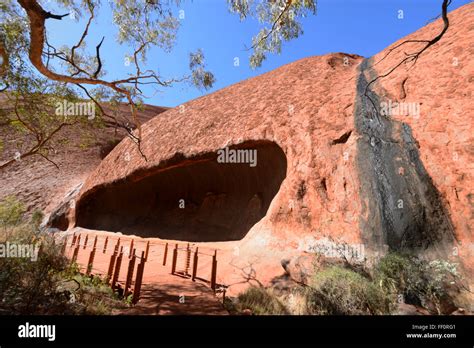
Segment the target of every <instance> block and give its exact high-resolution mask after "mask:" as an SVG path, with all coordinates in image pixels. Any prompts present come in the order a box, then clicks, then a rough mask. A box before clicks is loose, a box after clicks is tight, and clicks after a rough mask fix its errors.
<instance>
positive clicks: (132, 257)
mask: <svg viewBox="0 0 474 348" xmlns="http://www.w3.org/2000/svg"><path fill="white" fill-rule="evenodd" d="M135 259H136V256H135V249H133V250H132V252H131V254H130V260H129V261H128V270H127V278H126V280H125V289H124V291H123V296H124V297H127V296H128V294H129V289H130V285H131V284H132V278H133V270H134V268H135Z"/></svg>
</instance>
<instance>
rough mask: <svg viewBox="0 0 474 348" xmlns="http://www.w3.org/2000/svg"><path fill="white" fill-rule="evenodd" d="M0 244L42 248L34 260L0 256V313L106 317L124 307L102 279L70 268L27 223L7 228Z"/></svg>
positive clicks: (54, 246) (52, 245)
mask: <svg viewBox="0 0 474 348" xmlns="http://www.w3.org/2000/svg"><path fill="white" fill-rule="evenodd" d="M0 243H1V244H3V245H2V247H5V246H6V245H10V246H11V245H12V244H16V245H19V244H22V245H25V244H27V245H33V246H35V247H38V248H39V246H40V245H41V250H40V251H39V249H37V250H38V254H37V258H36V259H35V258H25V257H0V299H1V300H0V314H108V313H110V311H111V309H112V308H117V307H123V302H122V301H121V300H119V299H118V296H117V295H116V294H114V293H113V291H112V290H111V289H110V287H108V286H107V285H106V284H105V282H104V281H103V280H102V279H100V278H98V277H90V276H86V275H82V274H80V273H79V269H78V268H77V265H74V264H73V265H70V262H69V260H67V259H66V258H65V257H64V256H63V255H62V254H61V246H60V245H59V244H58V243H56V241H55V239H54V238H53V237H52V236H51V235H49V234H44V233H38V232H37V230H36V229H35V228H34V227H33V226H31V225H27V224H22V225H17V226H7V227H5V228H4V229H1V230H0ZM7 243H9V244H7Z"/></svg>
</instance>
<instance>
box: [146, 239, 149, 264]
mask: <svg viewBox="0 0 474 348" xmlns="http://www.w3.org/2000/svg"><path fill="white" fill-rule="evenodd" d="M149 251H150V241H148V242H146V249H145V261H147V260H148V252H149Z"/></svg>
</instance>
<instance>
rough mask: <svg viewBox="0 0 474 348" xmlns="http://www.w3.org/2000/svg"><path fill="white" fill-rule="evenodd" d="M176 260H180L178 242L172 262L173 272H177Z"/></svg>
mask: <svg viewBox="0 0 474 348" xmlns="http://www.w3.org/2000/svg"><path fill="white" fill-rule="evenodd" d="M176 261H178V244H176V246H175V247H174V249H173V262H172V263H171V274H174V273H175V272H176Z"/></svg>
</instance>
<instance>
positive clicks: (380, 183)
mask: <svg viewBox="0 0 474 348" xmlns="http://www.w3.org/2000/svg"><path fill="white" fill-rule="evenodd" d="M369 65H371V62H370V60H365V61H364V62H363V63H362V64H361V66H360V70H361V73H360V75H359V79H358V82H357V96H356V106H355V115H354V117H355V129H356V131H357V133H358V135H359V136H360V138H359V139H358V141H357V156H356V165H357V168H358V171H359V177H360V182H361V187H360V197H361V199H362V203H363V211H362V213H363V215H364V216H366V217H367V218H366V219H361V226H360V227H361V230H362V235H363V239H364V242H365V243H366V244H367V245H368V246H370V247H371V248H373V249H376V250H380V249H382V248H383V247H384V245H388V248H389V249H390V250H398V251H411V252H413V251H419V250H423V249H427V248H432V247H434V248H435V249H436V250H443V249H444V250H446V247H448V246H449V245H451V244H452V242H453V241H454V232H453V227H452V223H451V221H450V219H449V217H448V214H447V212H446V209H445V208H444V206H443V202H442V200H441V196H440V193H439V191H438V190H437V189H436V187H435V186H434V185H433V181H432V179H431V177H430V176H429V174H428V173H427V171H426V169H425V167H424V166H423V163H422V161H421V160H420V155H419V151H418V147H417V142H416V140H415V139H414V137H413V134H412V132H411V128H410V126H409V125H408V124H406V123H403V122H399V121H396V120H393V119H391V118H390V116H384V115H381V113H380V105H381V104H380V103H381V101H382V100H381V98H380V97H379V96H378V95H377V94H375V93H374V92H373V91H370V90H369V91H368V92H367V96H368V97H370V99H369V98H368V97H367V96H365V95H364V94H365V88H366V86H367V83H368V79H372V78H373V76H375V72H374V71H372V70H371V69H370V68H369V67H368V66H369ZM375 108H376V109H377V111H375Z"/></svg>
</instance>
